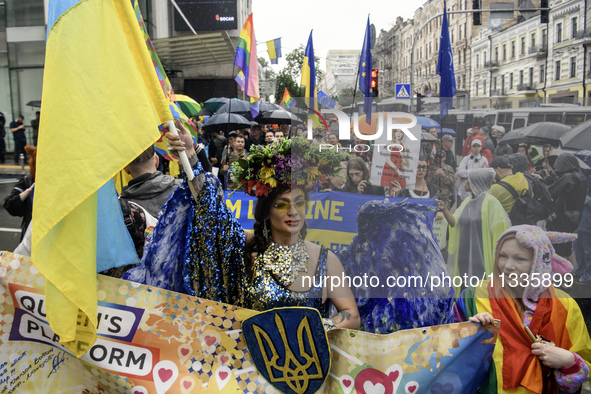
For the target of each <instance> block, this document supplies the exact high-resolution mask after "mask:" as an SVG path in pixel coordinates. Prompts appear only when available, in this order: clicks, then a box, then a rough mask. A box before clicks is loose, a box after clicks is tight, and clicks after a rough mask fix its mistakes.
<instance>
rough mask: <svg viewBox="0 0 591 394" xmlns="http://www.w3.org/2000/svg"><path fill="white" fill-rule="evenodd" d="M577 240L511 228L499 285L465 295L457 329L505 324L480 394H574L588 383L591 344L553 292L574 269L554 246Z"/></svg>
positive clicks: (575, 309)
mask: <svg viewBox="0 0 591 394" xmlns="http://www.w3.org/2000/svg"><path fill="white" fill-rule="evenodd" d="M575 238H576V235H575V234H568V233H556V232H545V231H544V230H542V229H541V228H539V227H536V226H528V225H523V226H514V227H511V228H509V229H508V230H507V231H505V232H504V233H503V234H502V235H501V237H500V238H499V240H498V242H497V247H496V252H495V262H494V275H495V276H494V280H493V281H484V283H483V284H482V285H481V286H480V287H477V288H468V289H466V290H465V291H464V292H462V294H461V296H460V298H459V299H458V301H457V303H456V306H455V313H456V321H464V320H466V318H467V317H469V320H470V321H473V322H480V323H482V324H484V325H486V324H496V323H495V319H498V320H500V329H499V336H498V338H497V343H496V347H495V351H494V353H493V364H492V365H491V369H490V373H489V377H488V379H487V381H486V382H485V384H484V385H483V386H481V392H484V393H540V394H541V393H558V392H567V393H574V392H577V391H578V390H579V389H580V388H581V385H582V383H583V381H584V380H585V379H587V378H588V377H589V365H590V361H591V339H589V333H588V331H587V327H586V326H585V322H584V320H583V316H582V314H581V310H580V309H579V306H578V305H577V303H576V301H575V300H573V299H572V298H570V297H569V296H568V295H567V294H566V293H564V292H563V291H561V290H558V289H555V288H554V286H553V283H556V284H559V283H562V282H561V281H562V280H563V279H564V278H568V277H569V276H570V274H568V273H569V272H570V271H571V270H572V265H571V264H570V262H568V260H566V259H564V258H562V257H560V256H559V255H558V254H556V251H555V250H554V247H553V246H552V243H565V242H571V241H572V240H574V239H575ZM564 274H567V275H564ZM563 275H564V276H563ZM538 279H539V280H538ZM528 331H529V333H528Z"/></svg>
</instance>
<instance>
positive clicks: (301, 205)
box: [272, 200, 308, 212]
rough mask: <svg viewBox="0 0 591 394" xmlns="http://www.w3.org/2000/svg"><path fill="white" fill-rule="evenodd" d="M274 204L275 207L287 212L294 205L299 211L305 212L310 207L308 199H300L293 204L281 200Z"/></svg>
mask: <svg viewBox="0 0 591 394" xmlns="http://www.w3.org/2000/svg"><path fill="white" fill-rule="evenodd" d="M272 206H273V208H275V209H276V210H278V211H281V212H287V211H289V210H291V207H292V206H293V207H295V209H296V210H297V211H302V212H305V211H306V208H307V207H308V201H306V200H299V201H296V202H294V203H293V204H292V203H289V202H287V201H279V202H276V203H275V204H273V205H272Z"/></svg>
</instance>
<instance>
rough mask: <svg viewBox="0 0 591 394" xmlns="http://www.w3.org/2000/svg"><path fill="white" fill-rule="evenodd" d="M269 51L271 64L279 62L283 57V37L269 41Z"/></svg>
mask: <svg viewBox="0 0 591 394" xmlns="http://www.w3.org/2000/svg"><path fill="white" fill-rule="evenodd" d="M267 51H268V52H269V60H271V64H277V59H278V58H280V57H281V38H276V39H274V40H271V41H267Z"/></svg>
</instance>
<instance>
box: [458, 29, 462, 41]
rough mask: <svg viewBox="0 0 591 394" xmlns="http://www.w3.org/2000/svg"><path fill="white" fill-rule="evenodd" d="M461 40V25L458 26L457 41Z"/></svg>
mask: <svg viewBox="0 0 591 394" xmlns="http://www.w3.org/2000/svg"><path fill="white" fill-rule="evenodd" d="M461 39H462V25H460V27H459V31H458V40H461Z"/></svg>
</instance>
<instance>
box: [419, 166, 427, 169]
mask: <svg viewBox="0 0 591 394" xmlns="http://www.w3.org/2000/svg"><path fill="white" fill-rule="evenodd" d="M428 168H429V166H417V170H426V169H428Z"/></svg>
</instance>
